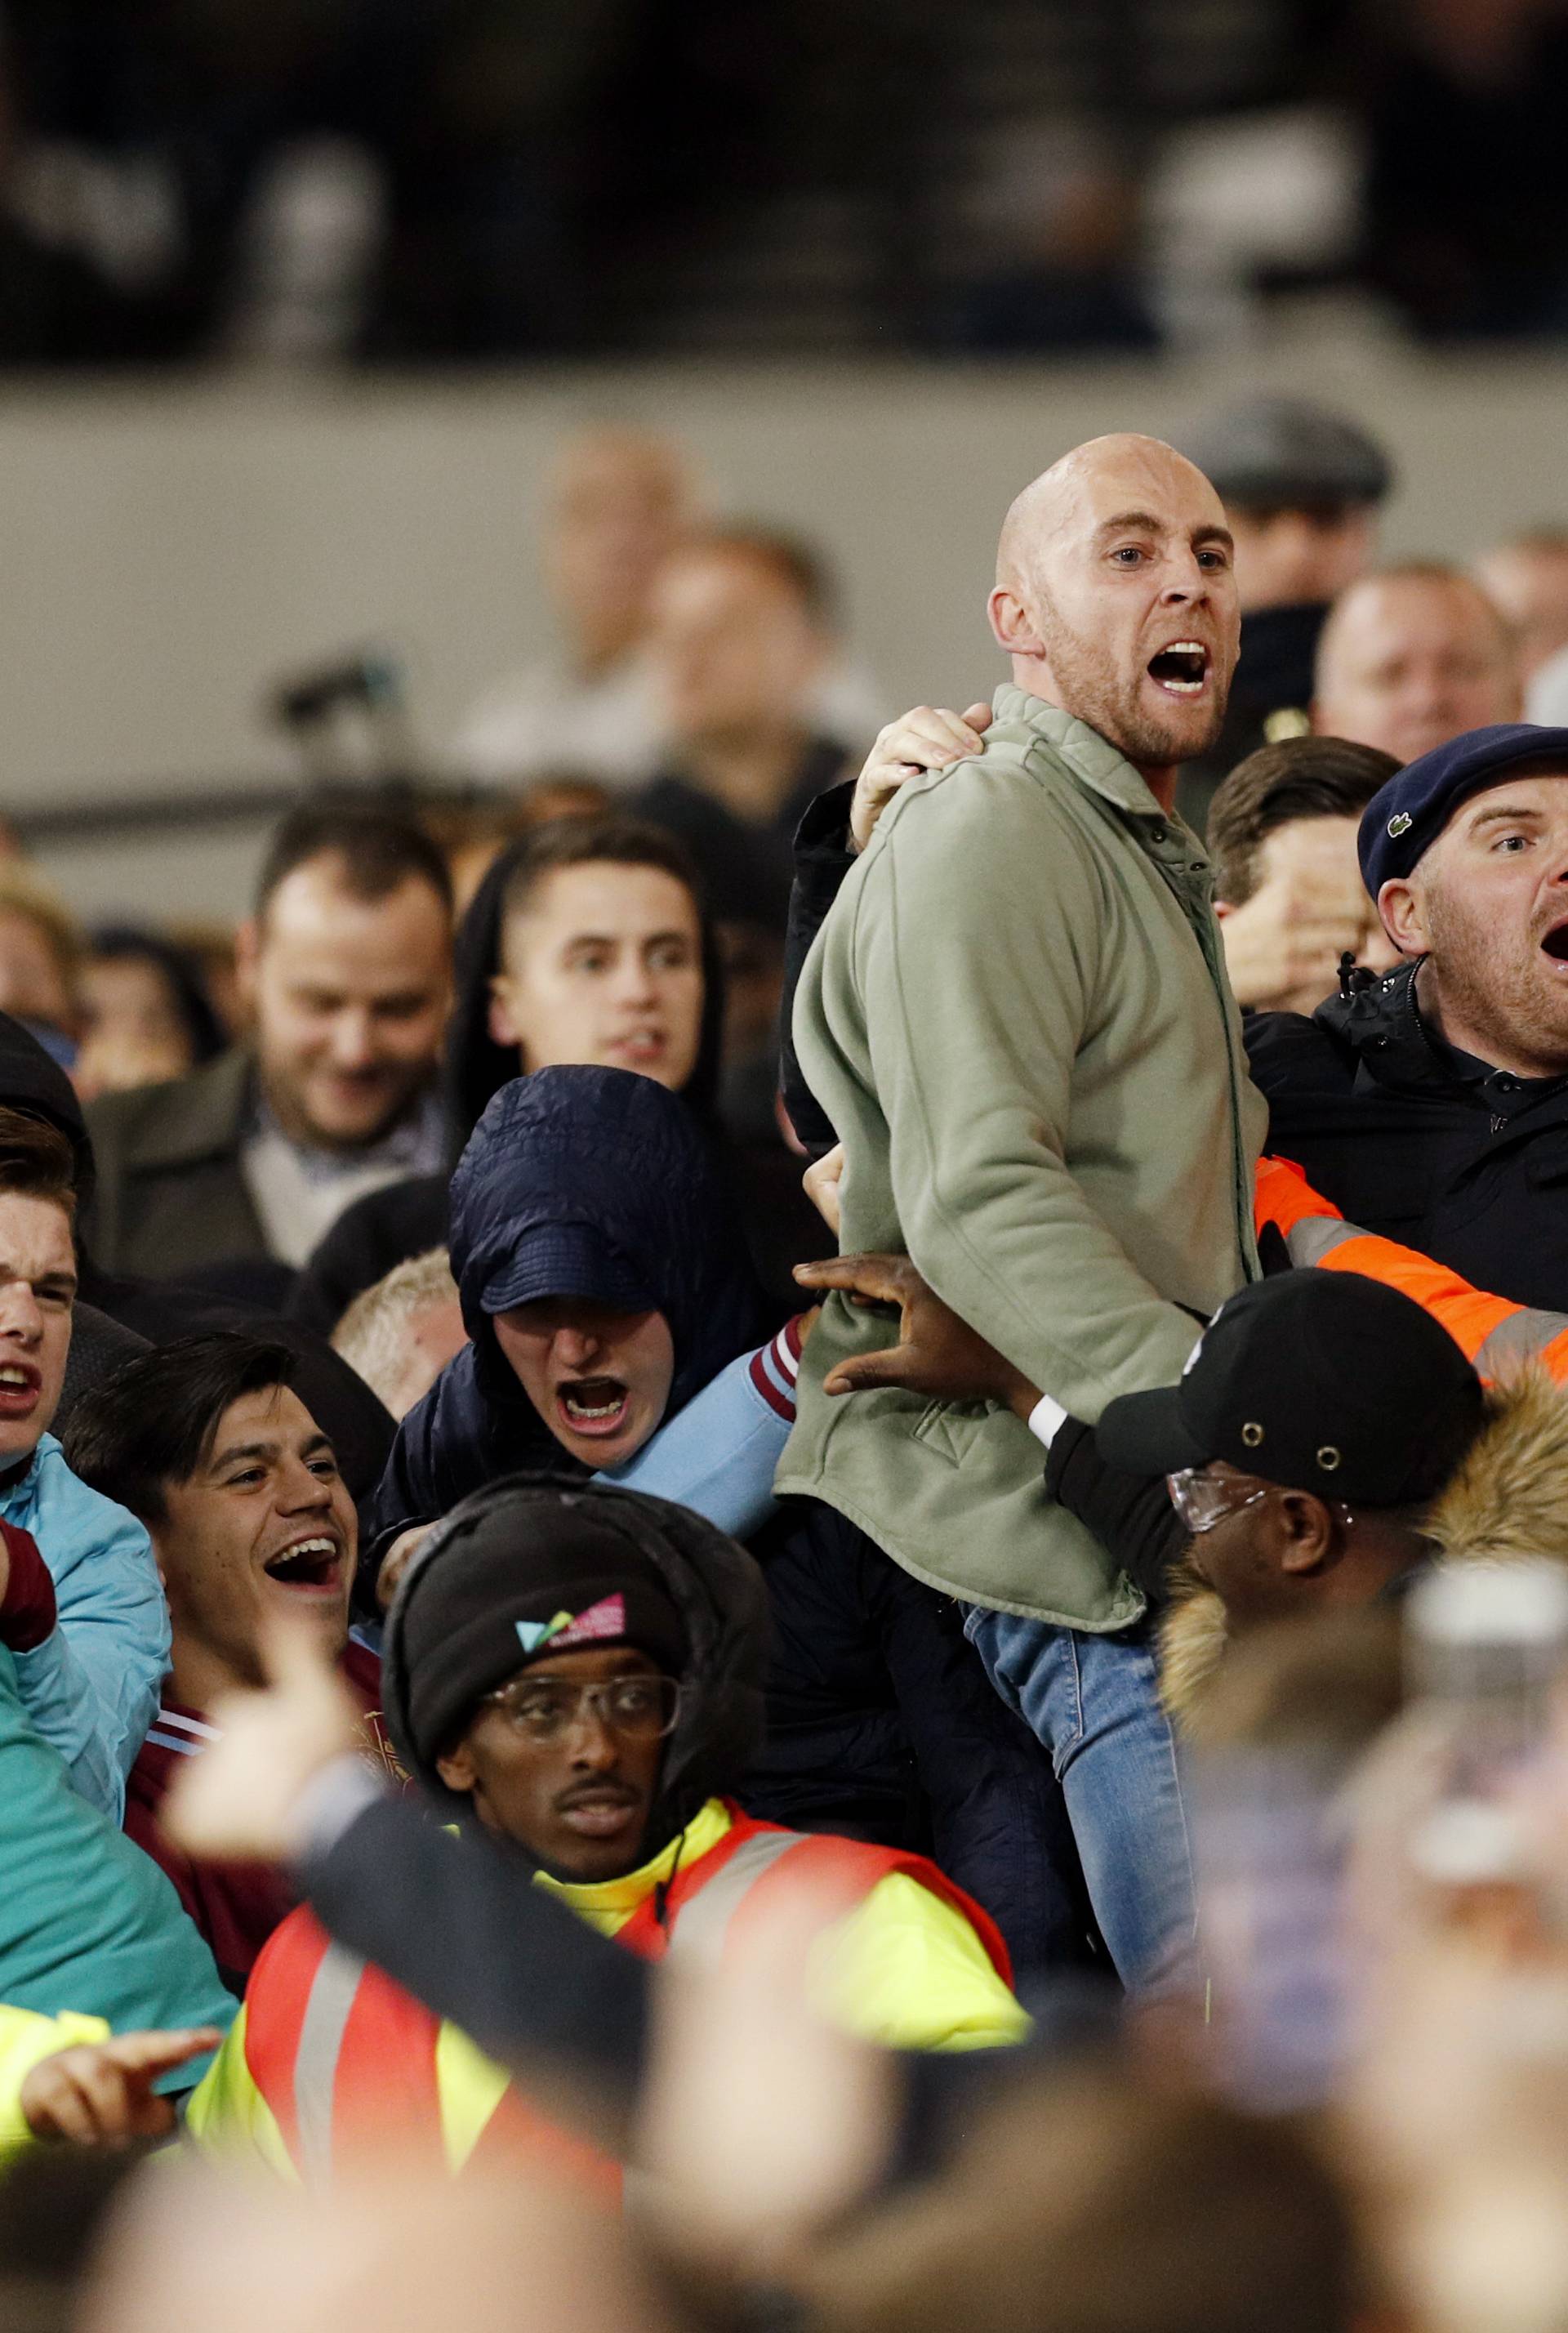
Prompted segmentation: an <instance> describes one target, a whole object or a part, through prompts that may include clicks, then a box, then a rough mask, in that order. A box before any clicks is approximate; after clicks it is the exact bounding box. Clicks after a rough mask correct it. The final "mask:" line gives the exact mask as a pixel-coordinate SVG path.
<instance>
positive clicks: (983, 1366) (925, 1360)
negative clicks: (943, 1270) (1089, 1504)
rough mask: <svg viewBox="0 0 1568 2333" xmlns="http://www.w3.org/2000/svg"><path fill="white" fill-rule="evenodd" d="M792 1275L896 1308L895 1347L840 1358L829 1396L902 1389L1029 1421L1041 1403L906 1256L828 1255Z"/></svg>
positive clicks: (826, 1385) (827, 1384) (806, 1284)
mask: <svg viewBox="0 0 1568 2333" xmlns="http://www.w3.org/2000/svg"><path fill="white" fill-rule="evenodd" d="M795 1277H796V1279H797V1280H798V1282H800V1284H801V1286H802V1287H803V1288H813V1289H831V1288H837V1289H840V1290H842V1291H844V1293H845V1294H846V1295H848V1296H849V1297H850V1298H851V1299H852V1300H853V1301H854V1302H856V1304H889V1305H892V1304H896V1305H897V1307H898V1313H899V1322H898V1342H897V1344H896V1345H889V1346H887V1347H886V1348H885V1349H884V1350H882V1351H880V1352H875V1353H856V1354H852V1355H851V1357H850V1359H848V1360H846V1361H840V1362H839V1364H838V1366H837V1368H834V1369H831V1370H829V1372H828V1374H827V1377H826V1378H824V1380H823V1387H822V1389H823V1391H824V1392H825V1393H828V1394H844V1393H865V1392H867V1391H868V1390H869V1389H870V1388H871V1387H874V1386H900V1387H903V1388H904V1391H905V1392H906V1393H919V1394H925V1395H926V1396H928V1397H930V1398H931V1399H932V1400H933V1401H995V1402H1001V1403H1005V1404H1006V1406H1007V1407H1009V1409H1010V1410H1011V1411H1012V1412H1013V1414H1014V1416H1017V1417H1021V1418H1023V1419H1024V1420H1025V1421H1026V1423H1027V1422H1028V1417H1029V1415H1030V1412H1031V1411H1032V1410H1033V1409H1034V1408H1035V1407H1036V1406H1037V1403H1038V1401H1039V1398H1040V1397H1039V1391H1038V1388H1037V1387H1035V1386H1032V1385H1030V1384H1029V1383H1028V1379H1027V1378H1025V1377H1024V1376H1023V1375H1022V1374H1021V1372H1020V1371H1019V1370H1018V1369H1015V1368H1013V1366H1012V1363H1011V1362H1010V1361H1008V1360H1004V1359H1003V1358H1002V1356H1001V1354H1000V1353H999V1352H998V1351H997V1350H996V1349H995V1347H994V1346H992V1345H989V1344H988V1343H987V1342H986V1340H985V1339H984V1338H983V1337H980V1336H977V1335H976V1334H975V1331H974V1330H972V1329H971V1328H970V1327H969V1326H968V1325H967V1324H966V1323H965V1322H964V1321H962V1320H960V1319H959V1317H958V1314H957V1313H956V1312H954V1311H951V1309H950V1307H949V1306H947V1305H946V1304H944V1303H943V1302H942V1299H941V1297H940V1296H938V1295H937V1294H936V1293H935V1292H934V1291H933V1290H932V1289H931V1288H929V1287H928V1286H927V1284H926V1282H924V1281H923V1279H922V1278H921V1276H920V1274H919V1272H917V1271H916V1270H915V1268H914V1266H913V1263H911V1262H910V1260H909V1258H908V1256H906V1255H837V1256H831V1257H829V1258H828V1259H827V1262H826V1263H798V1264H797V1265H796V1267H795Z"/></svg>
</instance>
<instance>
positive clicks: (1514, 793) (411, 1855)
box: [0, 398, 1568, 2333]
mask: <svg viewBox="0 0 1568 2333" xmlns="http://www.w3.org/2000/svg"><path fill="white" fill-rule="evenodd" d="M1392 481H1393V470H1392V465H1391V461H1390V460H1389V458H1388V456H1387V455H1386V453H1385V451H1384V449H1382V447H1381V446H1378V445H1376V444H1375V443H1373V442H1372V439H1371V438H1370V437H1368V436H1367V434H1366V433H1365V431H1364V430H1362V428H1361V427H1359V426H1358V425H1357V423H1356V422H1355V421H1354V420H1353V418H1349V417H1345V416H1342V415H1338V414H1334V413H1329V412H1326V411H1324V410H1322V409H1320V408H1317V407H1315V406H1313V405H1311V404H1308V403H1305V402H1304V401H1301V400H1296V399H1282V398H1251V399H1248V400H1244V401H1242V402H1240V403H1238V404H1237V405H1235V406H1233V407H1232V408H1229V409H1227V410H1225V411H1217V412H1214V413H1212V414H1210V415H1209V416H1207V417H1205V418H1202V419H1201V420H1200V422H1199V423H1197V424H1196V425H1195V427H1194V428H1193V430H1192V432H1191V435H1190V439H1189V440H1188V441H1187V442H1186V443H1185V445H1184V446H1183V447H1182V448H1180V449H1178V448H1174V447H1172V446H1167V445H1165V444H1163V443H1162V442H1161V441H1157V440H1155V439H1152V438H1150V437H1138V436H1132V435H1118V436H1114V437H1102V438H1098V439H1095V440H1094V441H1092V442H1091V443H1089V444H1087V445H1085V446H1080V447H1078V448H1076V449H1075V450H1074V451H1072V452H1071V453H1068V454H1066V456H1063V458H1062V459H1061V460H1060V461H1058V462H1057V463H1056V465H1055V466H1053V467H1052V468H1051V469H1049V470H1047V472H1046V473H1045V474H1044V475H1042V476H1041V477H1039V478H1037V479H1035V480H1034V481H1033V482H1032V483H1029V484H1028V485H1024V486H1023V487H1022V489H1021V491H1020V492H1019V494H1018V497H1017V499H1016V500H1015V502H1014V504H1012V506H1011V508H1010V509H1009V512H1008V514H1006V518H1005V521H1004V523H1003V525H1002V528H1001V533H1000V539H999V551H998V567H997V582H996V589H995V590H994V591H993V593H992V595H991V597H990V602H989V613H990V625H991V629H992V632H993V635H994V638H995V640H996V643H997V646H998V648H999V651H1000V654H1001V656H1002V658H1003V659H1004V661H1005V664H1006V667H1007V672H1008V676H1009V677H1007V678H1005V679H1004V680H1003V681H1002V682H1001V684H1000V685H999V687H998V688H997V690H996V692H995V695H994V697H993V699H992V700H991V702H990V703H989V704H986V703H980V704H975V705H971V706H967V707H963V708H956V707H947V706H934V705H926V706H916V707H913V708H911V709H910V710H908V711H907V712H905V713H904V714H901V715H898V716H896V717H895V718H894V719H893V720H891V721H889V722H886V723H884V725H882V726H881V728H880V729H877V730H876V731H875V742H873V743H872V744H870V746H869V750H866V739H867V737H868V736H869V735H870V734H871V732H872V730H873V729H874V728H875V712H874V710H873V708H874V706H875V691H874V686H873V684H872V682H871V680H870V678H869V677H868V676H867V674H866V673H865V671H864V669H863V668H862V667H861V666H860V665H859V664H858V662H857V660H856V658H855V655H854V653H853V650H852V648H851V647H850V645H849V644H848V643H847V642H846V639H845V638H844V636H843V632H842V629H841V626H840V622H839V618H838V613H837V606H836V600H835V593H834V588H833V581H832V578H831V575H830V574H829V572H828V571H827V567H826V565H825V563H824V562H823V561H822V560H821V558H820V557H819V555H818V554H817V552H815V550H814V549H813V548H812V547H811V546H810V545H809V544H808V543H806V542H800V541H797V540H795V539H793V538H791V537H787V536H784V535H782V534H779V533H775V532H772V531H769V530H764V529H762V528H760V527H754V526H751V525H749V524H746V523H743V522H740V521H727V522H725V523H722V524H721V523H715V522H714V521H713V520H712V519H711V518H710V517H709V516H708V515H706V514H704V513H703V510H702V507H701V501H700V495H699V494H698V491H697V487H696V484H695V481H694V479H693V475H692V474H691V471H690V468H689V466H688V465H687V464H686V462H685V460H684V456H682V453H681V451H680V449H679V447H678V446H675V445H674V443H673V442H669V441H665V440H664V439H660V438H657V437H654V436H652V435H649V434H646V433H643V432H633V431H628V430H623V429H616V430H593V431H590V432H588V433H585V434H583V435H582V436H580V437H577V438H575V439H574V440H573V441H572V442H571V443H570V444H569V445H568V446H565V447H563V448H562V450H561V453H560V456H559V463H558V466H557V470H556V473H555V481H554V489H553V493H552V495H551V497H550V504H549V515H548V519H547V524H546V532H545V536H544V539H543V541H542V542H541V545H540V549H541V552H542V555H543V558H544V562H545V565H546V569H547V571H548V574H549V577H550V583H551V588H552V592H553V597H554V601H555V606H556V610H557V613H558V618H559V637H558V638H557V641H556V643H555V645H554V647H553V648H552V649H551V651H550V655H549V656H548V658H543V657H541V658H540V660H539V661H538V662H536V663H535V664H534V665H533V666H532V667H530V668H529V669H527V670H526V671H523V672H521V673H519V674H516V675H513V676H512V677H502V678H501V679H499V680H498V681H497V683H496V684H495V686H493V687H492V689H491V690H490V691H489V692H488V693H487V694H486V696H485V697H484V698H483V701H482V702H481V703H480V704H478V705H476V706H474V707H473V710H472V712H471V714H470V715H468V716H466V717H465V719H464V723H463V725H462V726H461V729H460V733H459V734H458V735H457V737H456V738H455V739H454V743H453V747H452V756H451V758H452V762H453V763H454V765H455V766H456V767H457V768H458V769H459V770H461V771H462V772H463V773H464V775H465V777H466V778H467V779H468V780H469V781H470V787H469V790H468V791H463V790H462V789H458V788H454V786H452V785H451V784H450V783H449V782H448V783H446V784H445V785H443V784H437V783H436V782H434V781H432V782H429V783H428V784H416V783H414V782H411V781H409V780H408V779H406V778H404V779H402V780H400V781H398V782H396V783H387V784H385V785H379V786H375V785H362V786H359V787H358V788H356V789H339V788H335V787H333V786H330V785H324V784H316V785H313V786H311V787H307V788H302V789H301V796H300V799H299V801H298V802H297V803H296V805H295V806H294V807H293V808H292V810H291V811H289V812H288V813H287V815H286V816H285V817H284V818H283V819H282V821H281V822H280V824H279V826H278V828H277V830H276V831H275V833H274V834H273V835H272V839H271V841H270V844H269V846H268V848H267V850H266V852H265V854H264V858H263V863H262V865H261V868H260V869H259V873H258V876H257V880H256V885H255V890H254V897H253V909H252V913H251V915H250V916H249V917H248V918H247V920H246V921H245V922H244V925H243V926H241V927H240V928H239V929H238V930H237V931H236V932H234V933H232V934H229V935H224V934H221V933H216V932H214V931H212V930H207V929H202V928H198V927H194V926H192V927H186V926H180V925H178V924H177V923H175V922H172V921H171V922H170V924H169V925H168V926H167V927H159V928H157V929H153V928H139V927H138V928H132V927H129V926H124V925H120V924H116V925H112V926H102V927H100V928H95V929H84V928H83V927H82V926H81V924H80V923H79V922H78V920H77V918H76V917H74V916H73V915H72V912H71V909H70V907H69V906H68V904H67V903H66V902H65V901H64V900H63V899H62V898H61V897H60V896H59V895H58V894H57V893H56V891H55V890H54V889H53V888H52V886H51V885H50V884H49V883H48V882H47V881H46V879H45V878H43V875H42V874H41V873H40V872H39V871H38V870H37V869H35V868H34V867H33V865H32V864H30V863H29V862H28V861H27V860H26V859H24V857H22V856H21V855H20V854H14V855H13V856H11V857H9V858H6V859H3V860H0V2321H3V2322H4V2323H5V2324H6V2325H7V2326H9V2325H10V2324H12V2323H13V2322H14V2323H15V2324H16V2325H17V2326H18V2327H21V2328H28V2333H31V2328H34V2327H36V2328H61V2333H77V2329H78V2328H82V2333H92V2328H98V2327H100V2326H101V2327H103V2328H109V2327H113V2328H115V2333H122V2328H128V2327H129V2328H139V2327H140V2326H142V2325H143V2324H144V2323H145V2324H147V2325H148V2326H150V2325H151V2324H152V2323H153V2322H154V2321H155V2320H156V2321H157V2322H158V2323H160V2324H162V2323H165V2322H167V2320H168V2319H170V2317H171V2316H174V2317H177V2319H179V2320H180V2321H182V2322H186V2323H190V2324H193V2325H197V2326H201V2327H204V2328H206V2327H210V2328H213V2333H231V2328H234V2333H242V2328H246V2327H247V2326H248V2325H249V2324H250V2323H251V2321H252V2319H254V2320H255V2322H256V2323H257V2324H258V2325H260V2324H261V2323H262V2322H263V2321H265V2322H268V2323H275V2322H277V2321H279V2320H280V2319H281V2320H282V2321H285V2322H288V2323H290V2324H298V2325H301V2326H306V2327H311V2326H315V2325H317V2324H320V2325H321V2326H322V2327H323V2328H324V2327H325V2326H326V2324H327V2322H328V2317H329V2311H330V2319H331V2321H332V2323H333V2324H334V2326H335V2325H337V2324H339V2323H340V2322H341V2321H342V2320H343V2319H344V2316H345V2314H346V2312H347V2310H348V2309H356V2310H357V2311H359V2312H363V2311H366V2310H374V2311H375V2313H376V2315H377V2317H378V2319H379V2320H381V2321H383V2322H385V2323H386V2324H387V2325H388V2326H390V2327H393V2328H404V2327H406V2328H407V2333H424V2328H427V2327H429V2326H432V2325H434V2324H436V2323H441V2324H444V2325H445V2324H449V2323H459V2324H464V2323H467V2322H470V2321H475V2320H477V2319H478V2317H479V2315H480V2313H481V2312H482V2311H483V2313H484V2315H485V2316H486V2318H487V2319H490V2320H491V2321H493V2322H495V2323H497V2324H506V2323H511V2322H519V2323H521V2322H527V2323H528V2324H529V2325H531V2326H540V2327H552V2328H553V2327H556V2326H559V2327H560V2328H578V2327H581V2328H584V2333H590V2328H591V2333H611V2328H619V2327H621V2326H623V2325H624V2326H626V2327H627V2328H630V2327H633V2326H636V2327H637V2328H645V2333H664V2328H669V2333H697V2328H705V2327H715V2326H716V2327H724V2328H730V2327H733V2328H742V2327H746V2326H751V2325H756V2324H759V2323H775V2322H777V2323H788V2324H792V2325H793V2324H798V2325H801V2326H803V2327H807V2328H811V2327H821V2328H824V2333H856V2328H864V2333H881V2328H887V2333H892V2328H899V2333H905V2328H916V2333H918V2328H923V2327H925V2326H927V2325H929V2326H931V2327H932V2328H937V2327H943V2328H947V2327H951V2326H954V2325H971V2324H972V2325H974V2326H976V2327H979V2328H989V2327H991V2326H993V2325H994V2326H995V2327H997V2328H1002V2327H1003V2326H1006V2327H1008V2328H1010V2333H1017V2328H1025V2333H1028V2328H1040V2333H1198V2328H1203V2333H1230V2328H1235V2333H1256V2328H1258V2327H1261V2326H1263V2325H1268V2326H1270V2327H1279V2328H1286V2333H1298V2328H1299V2333H1373V2328H1377V2333H1384V2329H1385V2328H1386V2329H1387V2333H1559V2328H1562V2326H1563V2324H1565V2323H1568V2232H1565V2228H1564V2222H1563V2213H1562V2210H1561V2195H1562V2187H1563V2165H1562V2164H1561V2162H1560V2155H1561V2151H1562V2138H1561V2126H1562V2121H1563V2115H1562V2105H1563V2083H1564V2080H1565V2079H1568V2059H1565V2057H1564V2051H1563V2033H1564V2031H1568V1963H1565V1960H1564V1950H1563V1904H1564V1901H1565V1900H1568V1764H1565V1763H1564V1759H1565V1754H1568V1753H1565V1751H1564V1743H1568V1565H1565V1563H1564V1556H1563V1549H1564V1531H1565V1528H1568V1390H1565V1384H1568V1217H1565V1215H1564V1211H1563V1188H1564V1186H1565V1182H1568V1151H1565V1150H1564V1141H1565V1129H1568V990H1565V988H1564V979H1565V976H1568V974H1565V966H1568V725H1556V724H1555V723H1554V721H1553V720H1552V719H1551V717H1550V716H1551V711H1552V696H1551V692H1552V691H1553V690H1554V689H1562V688H1563V686H1564V683H1563V672H1562V668H1563V662H1564V658H1565V657H1568V587H1565V583H1564V577H1565V574H1568V550H1565V538H1564V536H1563V534H1562V533H1560V532H1559V531H1558V530H1557V529H1556V528H1555V527H1554V525H1552V524H1549V523H1542V525H1540V526H1539V527H1537V528H1534V529H1531V530H1529V531H1526V532H1525V533H1520V534H1518V535H1517V536H1515V537H1512V538H1510V539H1509V540H1507V541H1505V542H1498V543H1497V544H1496V545H1495V546H1493V547H1492V548H1491V550H1489V551H1488V552H1487V554H1486V556H1485V557H1484V558H1483V559H1481V560H1479V561H1477V562H1476V564H1475V566H1474V567H1473V569H1469V570H1467V569H1461V568H1459V567H1457V566H1452V565H1448V564H1444V563H1442V562H1439V561H1437V560H1435V559H1430V560H1420V561H1416V560H1406V561H1402V562H1398V563H1393V564H1390V563H1385V562H1380V558H1379V552H1378V541H1377V537H1378V527H1379V515H1380V509H1381V506H1382V504H1383V502H1384V500H1385V498H1386V497H1387V495H1388V494H1389V491H1390V489H1391V485H1392ZM1200 837H1202V838H1206V841H1207V849H1205V847H1204V841H1203V840H1200ZM665 1963H667V1966H666V1965H664V1964H665ZM149 2154H150V2155H153V2156H155V2157H156V2160H155V2161H154V2162H152V2163H150V2164H148V2165H146V2167H144V2165H143V2158H144V2157H146V2156H147V2155H149Z"/></svg>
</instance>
